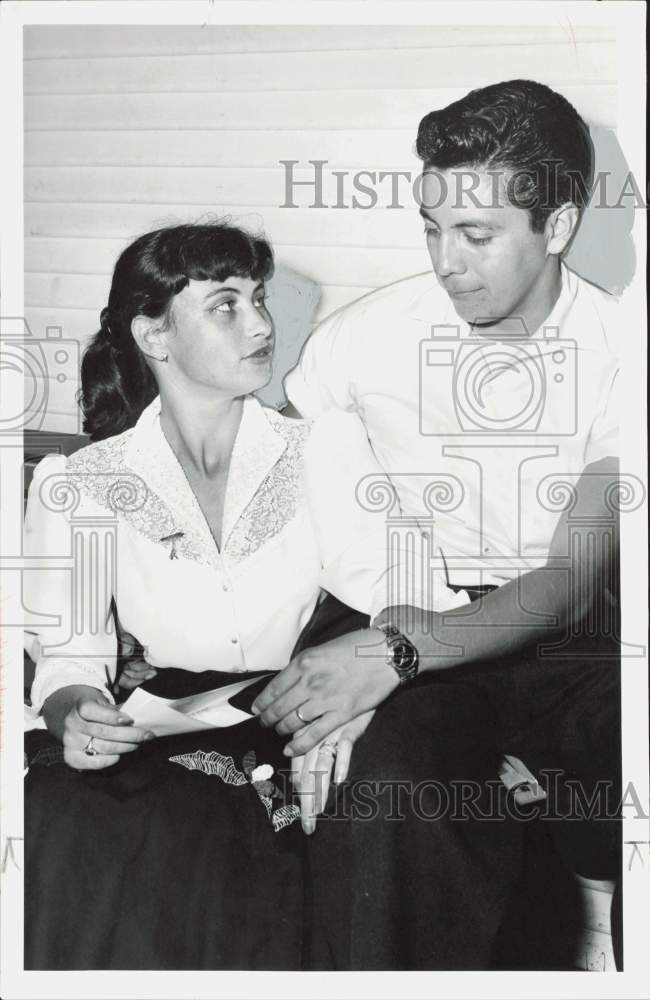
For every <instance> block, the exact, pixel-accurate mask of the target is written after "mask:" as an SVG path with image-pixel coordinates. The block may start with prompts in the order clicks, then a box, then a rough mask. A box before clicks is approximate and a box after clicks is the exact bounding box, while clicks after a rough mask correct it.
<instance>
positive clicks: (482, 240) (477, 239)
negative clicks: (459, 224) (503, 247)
mask: <svg viewBox="0 0 650 1000" xmlns="http://www.w3.org/2000/svg"><path fill="white" fill-rule="evenodd" d="M465 235H466V236H467V239H468V241H469V242H470V243H473V244H474V246H477V247H482V246H485V244H486V243H490V241H491V240H492V237H491V236H470V235H469V233H466V234H465Z"/></svg>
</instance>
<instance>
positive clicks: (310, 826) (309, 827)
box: [302, 819, 316, 837]
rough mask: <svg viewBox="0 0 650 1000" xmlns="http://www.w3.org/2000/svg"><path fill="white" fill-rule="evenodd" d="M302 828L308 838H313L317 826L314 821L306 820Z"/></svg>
mask: <svg viewBox="0 0 650 1000" xmlns="http://www.w3.org/2000/svg"><path fill="white" fill-rule="evenodd" d="M302 828H303V830H304V831H305V833H306V834H307V836H308V837H311V835H312V833H313V832H314V830H315V829H316V824H315V823H314V821H313V819H306V820H305V822H304V823H303V824H302Z"/></svg>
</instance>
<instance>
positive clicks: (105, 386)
mask: <svg viewBox="0 0 650 1000" xmlns="http://www.w3.org/2000/svg"><path fill="white" fill-rule="evenodd" d="M100 324H101V325H100V328H99V330H98V331H97V333H96V334H95V336H94V337H93V338H92V340H91V341H90V343H89V345H88V347H87V348H86V350H85V352H84V355H83V358H82V361H81V392H80V395H79V404H80V406H81V410H82V412H83V416H84V420H83V429H84V431H85V432H86V434H88V435H90V440H91V441H102V440H103V439H104V438H107V437H112V436H113V435H114V434H121V433H122V431H125V430H128V428H129V427H133V426H134V424H135V423H136V421H137V420H138V417H139V416H140V414H141V413H142V411H143V410H144V408H145V407H146V406H148V404H149V403H150V402H151V401H152V400H153V399H154V398H155V397H156V395H157V393H158V388H157V385H156V380H155V379H154V377H153V375H152V373H151V371H150V370H149V367H148V365H147V363H146V361H145V360H144V357H143V356H142V354H141V353H140V351H139V350H138V348H137V345H136V343H135V341H134V340H133V337H132V336H131V331H130V330H129V331H128V333H127V334H126V335H122V336H119V333H118V330H117V323H116V322H114V323H113V325H111V315H110V312H109V310H108V308H105V309H102V311H101V315H100Z"/></svg>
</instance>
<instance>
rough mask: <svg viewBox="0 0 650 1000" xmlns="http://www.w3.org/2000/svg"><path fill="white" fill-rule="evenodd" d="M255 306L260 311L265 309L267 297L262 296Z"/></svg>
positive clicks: (256, 300) (257, 299)
mask: <svg viewBox="0 0 650 1000" xmlns="http://www.w3.org/2000/svg"><path fill="white" fill-rule="evenodd" d="M255 305H256V307H257V308H258V309H263V308H264V306H265V305H266V296H265V295H260V296H259V297H258V298H256V299H255Z"/></svg>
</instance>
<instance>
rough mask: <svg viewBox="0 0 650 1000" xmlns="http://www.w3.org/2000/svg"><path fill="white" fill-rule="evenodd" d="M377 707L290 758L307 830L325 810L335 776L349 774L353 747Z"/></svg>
mask: <svg viewBox="0 0 650 1000" xmlns="http://www.w3.org/2000/svg"><path fill="white" fill-rule="evenodd" d="M374 714H375V711H374V709H373V710H372V711H370V712H364V713H363V715H359V716H358V717H357V718H356V719H353V721H352V722H349V723H348V724H347V726H342V727H340V728H339V729H336V730H334V732H333V733H330V734H329V736H328V737H327V739H325V740H323V741H322V742H321V743H319V744H318V746H316V747H314V748H313V750H310V751H308V753H306V754H304V755H300V756H295V757H292V759H291V780H292V782H293V786H294V788H295V789H296V792H297V793H298V795H299V797H300V820H301V823H302V828H303V830H304V831H305V833H307V834H312V833H313V832H314V830H315V829H316V817H317V816H318V815H319V814H320V813H322V812H323V810H324V808H325V804H326V802H327V795H328V792H329V788H330V783H331V780H332V767H334V782H335V784H337V785H339V784H340V783H341V782H342V781H345V779H346V778H347V776H348V771H349V769H350V758H351V756H352V748H353V746H354V744H355V743H356V741H357V740H358V739H359V737H360V736H362V735H363V733H365V731H366V729H367V728H368V726H369V724H370V722H371V720H372V717H373V716H374Z"/></svg>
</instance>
